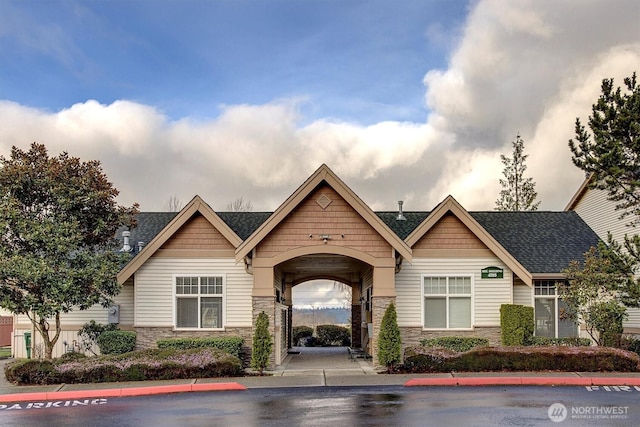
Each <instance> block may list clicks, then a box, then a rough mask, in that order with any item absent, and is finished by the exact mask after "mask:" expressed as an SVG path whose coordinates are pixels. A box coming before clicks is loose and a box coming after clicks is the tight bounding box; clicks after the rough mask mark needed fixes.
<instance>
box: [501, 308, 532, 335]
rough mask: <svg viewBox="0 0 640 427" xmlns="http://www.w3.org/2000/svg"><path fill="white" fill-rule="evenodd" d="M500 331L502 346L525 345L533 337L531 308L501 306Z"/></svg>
mask: <svg viewBox="0 0 640 427" xmlns="http://www.w3.org/2000/svg"><path fill="white" fill-rule="evenodd" d="M500 329H501V338H502V345H526V344H527V343H529V342H530V341H531V338H532V337H533V329H534V320H533V307H527V306H524V305H517V304H502V305H501V306H500Z"/></svg>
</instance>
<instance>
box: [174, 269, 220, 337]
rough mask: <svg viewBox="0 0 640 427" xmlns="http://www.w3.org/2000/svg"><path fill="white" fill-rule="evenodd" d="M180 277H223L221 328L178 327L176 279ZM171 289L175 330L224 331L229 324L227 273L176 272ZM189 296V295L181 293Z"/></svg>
mask: <svg viewBox="0 0 640 427" xmlns="http://www.w3.org/2000/svg"><path fill="white" fill-rule="evenodd" d="M178 277H198V278H200V277H222V294H221V295H222V326H221V327H219V328H180V327H178V325H177V323H178V321H177V319H176V316H177V315H178V307H177V305H178V304H177V301H178V298H179V296H178V293H177V292H176V279H177V278H178ZM171 289H172V292H171V293H172V300H171V301H172V303H171V305H172V313H171V324H172V325H173V330H174V331H224V330H225V328H226V326H227V275H226V274H224V273H215V272H207V273H180V274H174V275H173V277H172V279H171ZM181 296H185V297H186V296H187V295H181ZM197 296H198V322H200V296H201V295H200V282H199V280H198V295H197Z"/></svg>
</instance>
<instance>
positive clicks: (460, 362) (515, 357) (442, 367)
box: [404, 346, 640, 372]
mask: <svg viewBox="0 0 640 427" xmlns="http://www.w3.org/2000/svg"><path fill="white" fill-rule="evenodd" d="M404 368H405V370H406V371H408V372H482V371H569V372H598V371H620V372H638V371H640V357H639V356H638V355H637V354H635V353H632V352H630V351H625V350H620V349H616V348H608V347H567V346H544V347H542V346H540V347H527V346H518V347H515V346H514V347H479V348H474V349H472V350H470V351H467V352H464V353H457V352H454V351H452V350H448V349H444V348H429V347H423V346H417V347H409V348H407V349H405V353H404Z"/></svg>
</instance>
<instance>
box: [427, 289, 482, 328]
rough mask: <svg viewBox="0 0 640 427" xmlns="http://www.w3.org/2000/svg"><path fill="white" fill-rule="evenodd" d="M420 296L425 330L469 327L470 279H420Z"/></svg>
mask: <svg viewBox="0 0 640 427" xmlns="http://www.w3.org/2000/svg"><path fill="white" fill-rule="evenodd" d="M422 294H423V312H424V319H423V322H424V324H423V326H424V327H425V328H428V329H469V328H471V277H468V276H424V277H423V278H422Z"/></svg>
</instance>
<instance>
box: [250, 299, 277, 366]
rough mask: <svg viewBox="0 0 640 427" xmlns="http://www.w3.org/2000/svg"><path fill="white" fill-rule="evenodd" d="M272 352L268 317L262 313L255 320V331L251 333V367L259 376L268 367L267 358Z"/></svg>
mask: <svg viewBox="0 0 640 427" xmlns="http://www.w3.org/2000/svg"><path fill="white" fill-rule="evenodd" d="M272 350H273V340H272V339H271V334H270V333H269V316H267V314H266V313H265V312H264V311H263V312H261V313H260V314H258V317H257V318H256V329H255V331H254V333H253V347H252V351H251V367H252V368H253V369H255V370H257V371H258V372H260V375H262V374H263V372H264V369H265V368H266V367H267V366H268V365H269V356H271V351H272Z"/></svg>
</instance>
